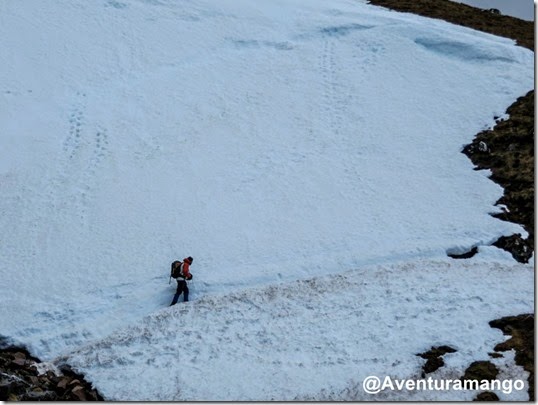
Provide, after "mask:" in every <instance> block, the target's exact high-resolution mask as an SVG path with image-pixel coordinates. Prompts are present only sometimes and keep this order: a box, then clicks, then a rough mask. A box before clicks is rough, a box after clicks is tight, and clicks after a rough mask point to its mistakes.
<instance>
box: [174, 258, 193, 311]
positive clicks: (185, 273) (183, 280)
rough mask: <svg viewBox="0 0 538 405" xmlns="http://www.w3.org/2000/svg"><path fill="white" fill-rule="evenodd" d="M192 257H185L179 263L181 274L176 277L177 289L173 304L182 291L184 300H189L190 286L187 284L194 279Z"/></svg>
mask: <svg viewBox="0 0 538 405" xmlns="http://www.w3.org/2000/svg"><path fill="white" fill-rule="evenodd" d="M192 261H193V259H192V257H190V256H189V257H187V258H185V259H183V262H182V263H179V262H178V263H179V276H178V277H175V279H176V281H177V290H176V294H175V295H174V299H173V300H172V303H171V304H170V306H172V305H176V304H177V301H178V299H179V296H180V295H181V293H183V301H184V302H187V301H188V300H189V287H188V286H187V280H192V274H191V273H190V266H191V264H192Z"/></svg>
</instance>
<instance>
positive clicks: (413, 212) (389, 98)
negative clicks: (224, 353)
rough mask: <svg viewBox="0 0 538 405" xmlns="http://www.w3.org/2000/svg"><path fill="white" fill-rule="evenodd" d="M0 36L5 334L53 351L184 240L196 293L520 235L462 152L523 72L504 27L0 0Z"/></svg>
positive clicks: (132, 305) (153, 4) (120, 319)
mask: <svg viewBox="0 0 538 405" xmlns="http://www.w3.org/2000/svg"><path fill="white" fill-rule="evenodd" d="M0 37H1V38H2V43H1V44H0V49H1V51H0V63H1V65H2V69H1V70H0V146H1V150H2V151H3V155H2V159H0V195H1V196H2V198H1V199H0V212H1V215H0V229H2V230H3V232H2V235H1V236H0V272H1V277H0V280H1V281H0V287H1V290H2V298H1V306H2V308H3V311H2V314H1V315H0V317H1V318H0V321H1V325H2V330H1V331H0V333H1V334H4V335H7V336H9V337H12V338H14V339H16V340H17V341H19V342H21V343H23V344H27V345H29V348H30V350H32V351H33V353H35V354H36V355H37V356H40V357H42V358H43V359H52V358H54V357H55V356H58V355H60V354H62V353H66V352H69V351H70V350H73V349H76V348H77V347H79V346H80V345H82V344H86V343H87V342H89V341H92V340H94V339H99V338H103V337H106V336H107V335H108V334H110V333H111V332H113V331H115V330H117V329H118V328H121V327H125V326H128V325H130V324H134V323H136V322H137V321H139V320H140V319H142V318H143V317H144V316H146V315H148V314H151V313H153V312H155V311H156V310H158V309H161V308H163V307H165V306H166V305H167V304H168V303H169V302H170V300H171V297H172V294H173V288H172V287H170V286H168V284H167V280H168V277H167V272H168V271H169V265H170V262H171V261H172V260H175V259H181V258H182V257H184V256H185V255H192V256H193V257H194V258H195V263H194V266H193V273H194V274H195V285H194V288H193V294H192V298H193V299H194V300H200V299H202V298H203V299H212V298H211V296H213V295H214V294H218V293H224V292H233V291H238V290H248V289H249V288H253V287H256V288H259V287H261V286H263V285H265V286H268V285H272V284H274V283H276V282H293V281H294V280H300V279H305V278H309V277H313V276H316V275H328V274H339V273H341V272H343V271H346V270H350V269H360V268H363V267H364V266H365V265H369V264H377V263H392V262H394V261H397V260H407V261H414V260H418V259H420V258H428V259H434V258H437V259H439V258H443V257H445V256H446V251H447V250H451V251H455V250H458V249H465V248H469V247H471V246H475V245H478V246H483V245H487V244H489V243H490V242H492V241H493V240H495V239H496V238H498V237H499V236H501V235H507V234H511V233H513V232H521V233H524V232H523V230H522V228H521V227H519V226H516V225H513V224H509V223H506V222H502V221H500V220H497V219H495V218H493V217H491V216H490V213H492V212H497V211H499V210H500V208H499V207H495V206H494V203H495V202H496V201H497V200H498V198H499V197H500V196H501V195H502V190H501V189H500V187H498V186H497V185H495V184H494V183H493V182H491V181H490V180H489V179H488V178H487V173H484V172H475V171H473V170H472V164H471V162H470V161H469V160H468V159H467V158H466V157H465V156H464V155H463V154H461V153H459V152H460V150H461V147H462V145H463V144H466V143H468V142H469V141H470V140H471V138H472V136H473V135H474V134H475V133H477V132H478V131H479V130H481V129H483V128H485V127H488V126H489V125H491V124H492V123H493V117H494V116H496V115H497V116H499V115H502V113H503V112H504V111H505V108H506V107H507V106H508V105H509V104H510V103H512V102H513V100H514V99H515V98H516V97H518V96H520V95H521V94H524V93H525V92H527V91H528V90H529V89H530V88H532V87H533V78H534V77H533V74H534V70H533V62H534V58H533V54H532V52H530V51H528V50H525V49H522V48H518V47H516V46H514V44H513V43H512V42H511V41H509V40H506V39H502V38H496V37H493V36H490V35H486V34H482V33H478V32H474V31H472V30H469V29H465V28H462V27H456V26H452V25H450V24H446V23H443V22H440V21H433V20H428V19H424V18H420V17H417V16H412V15H406V14H399V13H393V12H389V11H387V10H383V9H379V8H376V7H373V6H370V5H367V4H363V3H360V2H356V1H346V0H340V1H332V2H330V4H329V3H327V2H326V1H320V0H316V1H309V2H304V1H297V0H287V1H284V0H274V1H267V2H262V4H260V2H252V1H246V0H233V1H231V0H229V1H227V0H225V1H219V2H218V3H215V2H212V1H205V0H191V1H182V2H177V1H171V0H147V1H144V0H131V1H126V0H125V1H120V0H109V1H91V2H88V1H71V0H70V1H67V0H56V1H47V2H43V1H40V0H25V1H18V0H4V1H2V2H1V3H0ZM493 251H494V249H493V250H490V249H482V252H481V253H480V254H481V255H482V256H483V258H485V259H486V258H489V259H490V260H492V261H497V260H500V261H505V260H506V258H505V257H504V256H503V255H502V254H498V256H499V257H497V253H495V252H494V253H492V252H493ZM446 260H448V259H446ZM402 277H413V276H412V275H411V276H409V275H407V274H404V275H402ZM405 282H406V283H408V284H413V283H416V284H417V288H420V283H421V281H420V280H416V279H414V278H412V279H407V280H406V281H405ZM492 288H493V287H492ZM503 288H504V285H499V286H498V289H499V290H498V291H495V290H494V289H492V294H497V293H498V294H499V295H503V294H504V292H503ZM366 293H367V292H366V291H365V294H366ZM192 305H195V303H193V304H192ZM314 332H315V331H312V333H314ZM423 343H424V344H428V345H429V344H430V342H423ZM413 350H414V349H413ZM132 399H139V398H135V397H132Z"/></svg>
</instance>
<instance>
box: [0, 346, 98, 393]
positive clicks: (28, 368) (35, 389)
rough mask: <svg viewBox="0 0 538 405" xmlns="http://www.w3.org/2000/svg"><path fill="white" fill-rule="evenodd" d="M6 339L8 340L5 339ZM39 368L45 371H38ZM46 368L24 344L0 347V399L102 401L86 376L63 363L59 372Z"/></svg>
mask: <svg viewBox="0 0 538 405" xmlns="http://www.w3.org/2000/svg"><path fill="white" fill-rule="evenodd" d="M3 341H4V342H5V340H3ZM36 364H38V365H39V366H40V367H39V369H40V370H42V373H41V374H39V373H38V367H36ZM43 370H46V367H43V363H41V362H40V361H39V359H37V358H35V357H33V356H31V355H30V353H28V352H27V351H26V350H25V349H23V348H17V347H13V346H9V347H6V348H4V349H0V401H6V400H7V401H102V400H103V397H102V396H101V395H100V394H99V393H98V392H97V391H96V390H95V389H94V388H93V387H92V386H91V384H90V383H88V382H87V381H85V379H84V376H82V375H80V374H77V373H75V372H74V371H73V370H72V369H71V368H70V367H68V366H64V367H63V369H62V370H65V371H61V372H60V375H56V374H55V373H54V372H53V371H50V370H47V371H45V372H43Z"/></svg>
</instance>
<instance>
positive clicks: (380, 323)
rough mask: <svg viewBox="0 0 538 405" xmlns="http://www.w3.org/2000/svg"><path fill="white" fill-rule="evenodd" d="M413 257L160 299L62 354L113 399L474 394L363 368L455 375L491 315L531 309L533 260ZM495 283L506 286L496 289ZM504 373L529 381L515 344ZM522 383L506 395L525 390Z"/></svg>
mask: <svg viewBox="0 0 538 405" xmlns="http://www.w3.org/2000/svg"><path fill="white" fill-rule="evenodd" d="M460 263H461V262H457V264H456V263H447V262H433V261H426V260H418V261H416V262H413V263H398V264H392V265H385V266H366V267H364V268H362V269H360V270H355V271H350V272H344V273H340V274H337V275H334V276H325V277H318V278H314V279H309V280H302V281H296V282H292V283H287V284H276V285H271V286H268V287H263V288H251V289H246V290H244V291H241V292H237V293H232V294H226V295H213V296H206V297H203V298H201V299H199V300H197V301H195V302H190V303H187V304H184V305H177V306H175V307H174V308H173V309H172V310H169V309H163V310H160V311H158V312H156V313H155V314H152V315H151V316H148V317H147V318H145V319H144V320H143V321H142V322H140V323H137V324H135V325H133V326H131V327H129V328H126V329H123V330H120V331H118V332H116V333H114V334H112V335H111V336H109V337H107V338H106V339H102V340H100V341H99V342H97V343H94V344H91V345H89V346H86V347H83V348H81V349H79V350H77V351H75V352H73V353H71V354H70V355H69V356H68V357H67V358H66V359H62V361H64V360H67V361H68V362H69V364H72V365H74V366H76V367H78V368H79V369H81V370H83V371H84V372H85V373H86V376H87V377H89V379H90V380H91V381H93V382H94V383H95V384H96V386H97V387H99V389H100V390H101V392H102V394H103V395H105V397H106V398H108V399H110V400H128V399H135V398H136V399H137V400H176V401H183V400H189V401H196V400H203V401H215V400H225V401H226V400H243V401H244V400H247V401H255V400H264V401H269V400H275V399H276V400H286V401H292V400H305V399H307V400H340V401H342V400H363V401H371V400H377V399H384V400H402V399H405V400H469V401H470V400H472V399H473V398H474V397H475V396H476V392H474V391H465V392H457V391H448V392H427V391H416V392H413V391H407V392H405V391H404V392H398V391H394V392H390V391H386V392H384V393H381V394H379V395H378V396H376V395H371V394H367V393H365V392H364V391H363V390H362V387H361V383H362V381H363V380H364V378H366V377H367V376H369V375H375V376H379V377H384V376H386V375H390V376H392V377H394V378H412V379H419V378H420V372H421V367H422V365H423V364H424V363H425V360H423V359H421V358H419V357H417V356H416V354H417V353H422V352H424V351H426V350H427V349H429V348H430V346H425V342H427V344H429V345H436V346H438V345H446V344H448V345H450V346H452V347H454V348H455V349H456V350H458V351H457V352H456V353H453V354H449V355H445V356H444V359H445V362H446V366H445V367H443V368H442V369H440V370H439V371H438V372H436V373H435V374H434V375H433V376H434V377H436V378H448V379H456V378H459V377H460V376H462V375H463V374H464V371H465V369H466V368H467V367H468V366H469V364H470V363H471V362H472V361H474V360H475V359H480V360H486V359H488V358H489V356H488V353H489V352H491V351H493V347H495V345H496V344H497V343H499V342H502V341H503V340H504V339H505V338H504V337H503V335H502V332H501V331H500V330H498V329H492V328H490V327H489V325H488V322H489V321H490V320H492V319H497V318H498V317H501V316H506V315H509V314H513V313H518V314H519V313H524V312H529V311H532V310H533V306H534V304H533V299H532V296H533V282H532V280H533V269H532V266H523V265H506V264H505V265H502V266H501V265H499V264H493V265H492V264H491V263H487V262H477V261H471V262H470V263H468V262H463V264H460ZM499 285H503V286H504V288H503V292H504V294H492V291H498V290H499ZM498 361H499V363H497V364H498V367H499V369H500V370H501V375H503V374H504V377H505V378H509V377H511V378H519V379H522V380H525V381H526V378H527V375H528V373H526V372H524V371H522V370H519V369H521V368H520V367H515V366H514V361H513V355H512V357H511V356H510V354H508V355H507V358H503V359H500V360H498ZM526 390H527V388H526V386H525V389H524V390H523V391H513V393H512V394H511V395H503V393H502V392H498V395H499V397H500V398H501V399H503V400H528V394H527V391H526Z"/></svg>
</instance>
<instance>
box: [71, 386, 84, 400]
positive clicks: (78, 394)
mask: <svg viewBox="0 0 538 405" xmlns="http://www.w3.org/2000/svg"><path fill="white" fill-rule="evenodd" d="M71 394H72V395H73V396H74V397H75V398H76V399H77V400H78V401H87V398H86V393H85V392H84V388H83V387H81V386H80V385H77V386H76V387H75V388H73V391H71Z"/></svg>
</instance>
